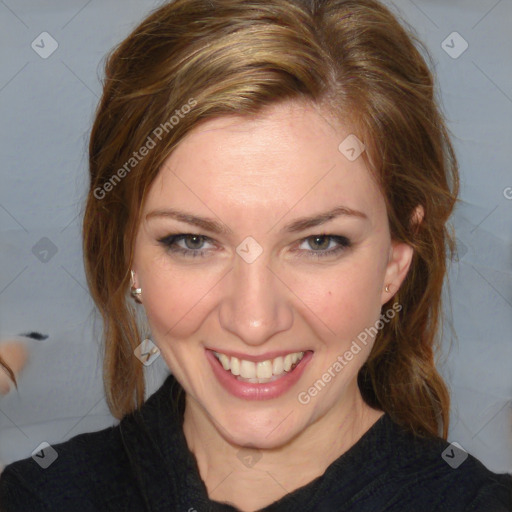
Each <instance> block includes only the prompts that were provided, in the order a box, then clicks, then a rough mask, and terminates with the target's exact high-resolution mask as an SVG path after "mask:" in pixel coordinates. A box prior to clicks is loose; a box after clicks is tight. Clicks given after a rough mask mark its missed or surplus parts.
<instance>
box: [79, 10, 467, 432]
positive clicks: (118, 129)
mask: <svg viewBox="0 0 512 512" xmlns="http://www.w3.org/2000/svg"><path fill="white" fill-rule="evenodd" d="M422 52H423V54H424V55H428V53H427V52H426V50H425V49H424V48H423V47H422V46H421V43H419V42H418V41H417V40H416V39H415V37H414V36H413V35H412V33H411V32H410V30H406V29H405V28H404V27H403V24H401V23H400V22H399V21H398V20H397V18H396V17H395V16H394V15H393V14H392V13H391V12H390V11H389V10H388V9H387V8H386V7H384V6H383V5H382V4H381V3H379V2H377V1H374V0H322V1H320V0H309V1H307V0H302V1H299V0H295V1H293V0H250V1H249V0H175V1H174V2H172V3H169V4H166V5H164V6H163V7H161V8H159V9H158V10H156V11H155V12H154V13H152V14H151V15H150V16H149V17H148V18H146V19H145V20H144V21H143V22H142V23H141V24H140V25H139V26H138V27H137V28H136V29H135V30H134V31H133V32H132V33H131V34H130V35H129V36H128V37H127V38H126V39H125V40H124V41H123V42H122V43H121V44H120V45H119V46H118V47H117V48H116V49H115V51H113V52H112V53H111V55H110V56H109V58H108V60H107V63H106V69H105V74H106V77H105V82H104V90H103V96H102V99H101V102H100V105H99V107H98V111H97V114H96V119H95V122H94V126H93V129H92V134H91V139H90V190H89V195H88V199H87V204H86V211H85V218H84V223H83V234H84V238H83V241H84V243H83V247H84V255H85V267H86V274H87V279H88V283H89V287H90V290H91V293H92V296H93V298H94V300H95V302H96V304H97V306H98V308H99V311H100V312H101V314H102V318H103V321H104V327H105V358H104V381H105V390H106V395H107V400H108V403H109V406H110V408H111V411H112V412H113V414H114V415H115V416H117V417H122V416H123V415H125V414H126V413H128V412H130V411H132V410H134V409H136V408H137V407H139V406H140V405H141V404H142V403H143V401H144V391H145V390H144V378H143V366H142V364H141V363H140V361H139V360H138V359H137V358H136V357H134V355H133V351H134V349H135V347H136V346H137V345H139V344H140V342H141V338H140V334H139V329H138V326H137V320H136V312H135V310H134V307H133V304H132V301H131V300H130V298H129V296H128V293H127V291H128V289H129V286H130V281H129V270H130V268H131V262H132V258H133V247H134V240H135V235H136V232H137V228H138V223H139V222H140V214H141V209H142V206H143V203H144V198H145V195H146V193H147V191H148V188H149V187H150V185H151V184H152V182H153V180H154V179H155V177H156V175H157V174H158V172H159V169H160V168H161V165H162V164H163V162H164V160H165V159H166V158H168V156H169V155H170V154H171V152H172V150H173V148H174V147H175V146H176V144H177V143H178V142H179V141H180V140H181V139H182V138H183V137H184V136H185V135H186V134H187V133H189V132H190V130H192V129H193V128H195V127H196V126H197V125H198V123H199V122H203V121H205V120H207V119H212V118H216V117H220V116H226V115H233V114H237V115H249V116H250V115H254V114H257V113H260V112H261V111H262V110H263V109H264V108H265V107H266V106H269V105H272V104H275V103H277V102H281V101H287V100H296V101H308V102H310V103H312V104H315V105H317V106H321V107H325V108H324V111H327V112H329V113H330V114H331V115H333V116H334V117H335V118H337V119H339V120H342V121H343V122H344V123H345V124H346V123H347V122H348V123H349V126H350V127H351V130H352V132H353V133H355V134H356V135H357V137H358V138H360V139H361V140H362V141H363V142H364V144H365V146H366V151H365V153H363V158H365V159H366V162H367V164H368V167H369V169H371V171H372V173H373V174H374V175H375V177H376V178H377V180H378V182H379V184H380V186H381V190H382V193H383V195H384V197H385V201H386V204H387V210H388V218H389V225H390V230H391V234H392V237H393V239H395V240H399V241H403V242H406V243H407V244H410V245H411V246H412V247H413V248H414V257H413V261H412V265H411V268H410V271H409V273H408V275H407V277H406V279H405V281H404V283H403V285H402V287H401V288H400V290H399V291H398V293H396V294H395V296H394V299H393V300H395V301H397V302H399V303H400V304H401V305H402V307H403V309H402V312H401V313H400V315H397V316H395V318H394V319H393V320H391V321H390V322H389V323H387V324H386V325H385V326H384V328H383V329H381V330H380V332H379V334H378V335H377V338H376V341H375V345H374V347H373V349H372V351H371V353H370V356H369V358H368V360H367V362H366V363H365V365H364V366H363V367H362V369H361V370H360V372H359V376H358V383H359V387H360V390H361V393H362V395H363V397H364V399H365V400H366V401H367V403H369V404H370V405H372V406H373V407H378V408H380V409H382V410H384V411H386V412H387V413H388V414H389V415H390V416H391V418H392V419H393V420H394V421H395V422H397V423H399V424H401V425H403V426H404V427H406V428H407V429H408V430H409V431H412V432H415V433H417V434H420V435H434V436H435V435H439V433H440V432H442V435H443V437H445V438H446V435H447V430H448V418H449V395H448V391H447V388H446V386H445V384H444V382H443V380H442V378H441V376H440V375H439V373H438V372H437V370H436V367H435V361H434V355H435V349H436V346H437V343H438V341H439V338H438V327H439V325H440V314H441V291H442V287H443V281H444V277H445V272H446V256H447V252H448V250H452V249H453V242H452V238H451V236H450V233H449V232H448V231H447V227H446V222H447V220H448V218H449V216H450V214H451V212H452V209H453V207H454V204H455V201H456V196H457V192H458V171H457V162H456V157H455V155H454V151H453V148H452V145H451V143H450V140H449V136H448V133H447V129H446V127H445V124H444V121H443V117H442V115H441V113H440V110H439V107H438V104H437V101H436V94H435V86H434V80H433V76H432V74H431V72H430V70H429V67H428V66H427V64H426V62H425V59H424V57H423V56H422ZM192 100H193V103H194V105H195V106H194V108H192V109H191V110H190V111H189V112H188V113H187V114H186V115H183V116H180V119H179V122H178V123H174V122H173V123H172V124H171V123H170V122H169V119H170V118H171V116H172V115H173V114H175V113H176V115H177V114H178V113H177V112H176V110H177V109H181V108H182V106H183V105H186V104H192ZM181 112H183V110H181ZM165 123H167V124H165ZM159 126H160V127H162V126H164V127H165V128H166V130H163V134H162V136H161V139H160V138H159V139H158V140H156V139H157V138H156V137H155V129H156V128H157V127H159ZM148 137H150V138H151V140H154V141H155V142H156V146H155V147H154V148H152V149H151V150H150V151H149V153H148V154H147V156H145V157H144V158H143V159H141V160H140V161H139V160H137V161H136V162H135V161H134V160H130V159H131V158H133V152H134V151H137V150H138V149H139V148H141V147H142V146H144V145H147V144H148V140H149V139H148ZM340 142H341V141H340ZM127 162H130V163H129V165H127ZM132 164H133V165H132ZM123 168H124V169H125V171H126V172H122V171H120V169H123ZM108 184H109V185H108ZM418 205H421V206H422V207H423V210H424V217H423V219H422V222H421V223H420V224H419V225H418V224H417V223H413V222H411V218H412V217H413V213H414V211H415V208H416V207H417V206H418ZM177 299H178V298H177Z"/></svg>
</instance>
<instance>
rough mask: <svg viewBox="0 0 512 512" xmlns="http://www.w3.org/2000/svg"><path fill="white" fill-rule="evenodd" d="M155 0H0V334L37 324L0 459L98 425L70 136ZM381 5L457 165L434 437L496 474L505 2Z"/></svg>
mask: <svg viewBox="0 0 512 512" xmlns="http://www.w3.org/2000/svg"><path fill="white" fill-rule="evenodd" d="M160 3H161V2H157V1H151V0H143V1H141V0H138V1H136V0H122V1H121V0H101V1H100V0H89V1H87V0H39V1H37V2H35V1H34V0H31V1H29V0H0V115H1V120H2V122H1V123H0V155H1V161H0V165H1V189H0V248H1V251H0V272H1V274H0V308H1V309H0V338H2V339H5V338H8V337H9V336H11V335H14V334H18V333H22V332H27V331H32V330H36V331H40V332H42V333H45V334H48V336H49V337H48V339H46V340H44V341H28V344H29V345H30V347H31V349H32V352H31V360H30V362H29V364H28V366H27V367H26V369H25V371H24V372H23V374H22V376H21V378H20V382H19V390H18V391H17V392H13V393H11V394H10V395H8V396H7V397H5V398H1V399H0V460H1V461H2V462H3V463H4V464H5V463H8V462H11V461H13V460H15V459H18V458H22V457H27V456H30V454H31V453H32V451H33V450H34V449H35V448H36V447H37V446H38V445H39V444H40V443H41V442H42V441H46V442H48V443H50V444H55V443H58V442H61V441H64V440H66V439H69V438H70V437H72V436H74V435H76V434H78V433H80V432H85V431H92V430H97V429H100V428H103V427H105V426H109V425H111V424H113V423H114V420H113V418H112V417H111V416H110V414H109V412H108V409H107V407H106V405H105V401H104V399H103V397H102V382H101V351H100V342H99V340H100V329H101V325H100V324H99V323H98V321H97V320H95V315H94V313H93V304H92V302H91V299H90V297H89V294H88V292H87V290H86V286H85V278H84V273H83V268H82V256H81V249H80V215H81V209H82V207H83V200H84V196H85V191H86V185H87V174H86V165H87V158H86V146H87V138H88V134H89V130H90V126H91V123H92V119H93V113H94V109H95V106H96V103H97V101H98V98H99V95H100V92H101V85H100V81H99V80H100V77H101V74H102V65H103V58H104V55H105V54H106V52H107V51H108V50H109V49H110V48H111V47H112V46H114V45H115V44H116V43H118V42H119V41H120V40H121V39H122V38H123V37H124V36H126V35H127V34H128V33H129V31H130V30H131V29H132V28H133V27H134V26H135V24H136V23H138V22H139V21H140V20H141V19H142V17H143V16H144V15H145V14H147V13H148V12H149V11H150V10H152V9H153V8H155V7H157V6H158V5H159V4H160ZM394 5H395V6H396V7H395V8H396V9H398V10H399V11H400V12H401V13H402V14H403V16H404V18H405V19H406V20H408V21H409V23H411V24H412V26H413V27H414V28H415V29H416V31H417V33H418V35H419V36H420V38H421V39H422V40H423V41H425V42H426V44H427V46H428V47H429V49H430V51H431V53H432V55H433V57H434V61H435V68H436V69H435V71H436V73H437V75H438V78H439V85H440V90H441V92H442V105H443V109H444V111H445V113H446V116H447V119H448V123H449V127H450V129H451V131H452V133H453V137H454V143H455V146H456V150H457V152H458V156H459V158H460V164H461V177H462V189H461V201H460V204H459V206H458V208H457V211H456V213H455V214H454V216H453V225H454V227H455V229H456V234H457V239H458V244H459V258H458V261H454V262H452V263H451V265H450V288H449V289H448V290H447V299H448V301H449V303H450V304H451V307H450V306H449V305H448V301H447V306H446V315H447V328H446V329H445V332H444V340H445V349H444V354H443V358H442V362H441V363H440V364H441V368H442V371H443V374H444V375H445V377H446V379H447V381H448V384H449V386H450V388H451V390H452V398H453V406H452V423H451V429H450V435H449V440H450V441H457V442H458V443H460V444H461V445H462V446H463V447H464V448H465V449H466V450H468V451H469V452H470V453H472V454H473V455H475V456H476V457H478V458H479V459H480V460H482V462H483V463H484V464H485V465H486V466H488V467H489V468H490V469H492V470H494V471H512V448H511V447H512V400H511V396H512V372H511V367H512V342H511V334H510V333H511V332H512V270H511V269H512V222H511V220H512V199H510V198H512V189H509V188H507V187H512V172H511V160H512V151H511V147H512V66H511V62H512V59H511V56H512V38H511V28H512V26H511V20H512V0H499V1H498V0H456V1H450V2H446V1H442V0H432V1H427V0H421V1H420V0H416V1H414V2H413V1H411V0H399V1H398V0H397V1H396V2H395V3H394ZM454 31H455V32H458V33H459V34H460V36H461V37H462V38H463V39H460V38H459V37H458V36H456V35H455V36H453V35H451V34H452V33H453V32H454ZM42 32H48V33H49V34H51V36H52V37H53V38H54V39H55V40H56V41H57V43H58V48H57V50H56V51H55V52H54V53H53V54H52V55H50V56H49V57H48V58H46V59H43V58H42V57H41V56H40V55H39V54H38V53H36V51H35V50H34V49H33V48H32V47H31V44H32V42H33V41H35V42H36V43H38V44H39V45H40V46H42V44H41V42H40V41H41V37H40V34H41V33H42ZM44 37H45V38H46V37H47V36H44ZM443 41H445V43H444V44H443ZM464 41H467V44H468V48H467V50H466V51H465V52H464V53H462V54H461V55H459V56H457V54H458V53H460V51H461V50H462V49H463V48H464V46H465V45H464ZM49 48H50V41H49V39H47V38H46V39H45V49H44V51H47V50H48V49H49ZM443 48H444V49H443ZM445 50H446V51H445ZM39 51H40V52H42V51H43V48H40V49H39ZM447 52H448V53H447ZM449 53H451V54H452V55H451V56H450V55H449ZM454 56H457V58H454ZM507 196H508V199H507ZM45 251H46V252H45ZM450 324H451V325H453V328H454V330H455V332H456V333H457V339H455V338H454V337H453V335H452V332H451V331H450V327H449V326H450ZM165 372H166V369H165V366H164V364H163V362H162V361H161V358H159V359H158V360H157V361H156V362H155V363H154V364H153V365H152V366H150V367H149V372H148V379H149V383H150V386H149V389H150V391H152V390H154V389H155V388H156V387H157V386H158V384H159V383H160V382H161V381H162V379H163V377H164V375H165Z"/></svg>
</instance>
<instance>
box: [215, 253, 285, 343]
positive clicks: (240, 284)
mask: <svg viewBox="0 0 512 512" xmlns="http://www.w3.org/2000/svg"><path fill="white" fill-rule="evenodd" d="M226 277H227V279H228V281H227V282H226V283H225V289H224V290H225V292H224V294H223V299H222V301H221V304H220V307H219V319H220V324H221V326H222V328H223V329H225V330H226V331H229V332H230V333H232V334H234V335H236V336H238V337H239V338H240V339H241V340H243V342H244V343H246V344H247V345H252V346H258V345H262V344H264V343H265V342H266V341H267V340H268V339H270V338H271V337H272V336H274V335H275V334H278V333H280V332H283V331H286V330H288V329H290V327H291V326H292V324H293V312H292V305H291V302H290V300H289V298H290V292H289V290H288V288H287V287H286V286H285V284H283V282H282V281H281V280H280V279H279V278H278V277H277V275H276V274H275V273H274V272H273V271H272V270H271V269H270V267H269V266H268V262H267V260H266V259H265V258H264V257H263V256H260V257H259V258H258V259H257V260H256V261H254V262H252V263H247V262H245V261H244V260H243V259H242V258H239V257H238V258H236V259H235V263H234V268H233V270H232V271H231V272H230V273H229V274H228V276H226ZM287 292H288V293H287Z"/></svg>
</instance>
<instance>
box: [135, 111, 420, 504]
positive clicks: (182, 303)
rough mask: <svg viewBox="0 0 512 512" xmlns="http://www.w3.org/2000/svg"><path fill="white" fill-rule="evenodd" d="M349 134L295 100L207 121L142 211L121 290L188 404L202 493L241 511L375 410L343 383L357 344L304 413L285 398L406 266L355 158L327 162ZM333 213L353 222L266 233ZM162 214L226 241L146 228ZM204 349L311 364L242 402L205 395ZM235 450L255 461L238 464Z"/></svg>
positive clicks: (339, 347) (278, 492) (365, 322)
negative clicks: (275, 355)
mask: <svg viewBox="0 0 512 512" xmlns="http://www.w3.org/2000/svg"><path fill="white" fill-rule="evenodd" d="M350 133H351V132H350V128H349V127H348V126H343V125H342V124H334V123H333V122H332V121H330V120H328V118H327V116H325V115H322V112H321V111H319V110H318V109H317V108H315V107H313V106H311V105H309V104H304V103H296V102H288V103H284V104H280V105H277V106H275V105H274V106H272V107H271V108H269V109H267V110H265V111H264V112H263V113H262V114H261V115H259V116H257V117H253V118H242V117H238V116H230V117H224V118H220V119H214V120H210V121H207V122H206V123H204V124H202V125H200V126H198V127H196V128H195V129H194V130H193V131H192V132H190V133H189V134H188V135H187V137H186V138H185V139H183V140H182V141H181V143H180V144H179V146H178V147H177V149H176V150H175V151H174V152H173V154H172V155H171V156H170V157H169V158H168V160H167V161H166V163H165V165H164V166H163V168H162V169H161V171H160V173H159V175H158V177H157V179H156V180H155V182H154V183H153V185H152V187H151V189H150V191H149V194H148V196H147V200H146V203H145V205H144V208H143V221H142V222H141V224H140V227H139V231H138V234H137V239H136V246H135V254H134V264H133V270H134V272H135V286H137V287H141V288H142V296H141V300H142V303H143V306H144V308H145V311H146V314H147V317H148V321H149V324H150V327H151V332H152V336H153V340H154V342H155V343H156V344H157V345H158V347H159V348H160V350H161V354H162V357H163V358H164V360H165V361H166V363H167V364H168V366H169V368H170V369H171V371H172V372H173V373H174V375H175V376H176V377H177V379H178V380H179V382H180V383H181V384H182V386H183V387H184V388H185V391H186V393H187V402H186V403H187V405H186V411H185V423H184V432H185V436H186V439H187V442H188V445H189V447H190V449H191V450H192V451H193V453H194V454H195V456H196V458H197V461H198V466H199V470H200V473H201V477H202V478H203V480H204V481H205V483H206V486H207V488H208V491H209V494H210V497H211V498H212V499H214V500H217V501H228V502H231V503H232V504H234V505H235V506H237V507H238V508H240V509H241V510H245V511H249V510H256V509H258V508H261V507H263V506H265V505H267V504H269V503H271V502H273V501H275V500H277V499H279V498H280V497H282V496H283V495H285V494H287V493H289V492H291V491H293V490H295V489H297V488H298V487H301V486H303V485H305V484H307V483H308V482H310V481H311V480H313V479H314V478H316V477H318V476H320V475H321V474H323V472H324V471H325V469H326V468H327V467H328V465H329V464H331V463H332V462H333V461H334V460H335V459H337V458H338V457H339V456H340V455H341V454H342V453H344V452H345V451H346V450H347V449H349V448H350V447H351V446H353V445H354V443H355V442H356V441H357V440H358V439H359V438H360V437H361V436H362V435H363V434H364V433H365V432H366V431H367V430H368V429H369V428H370V427H371V426H372V425H373V424H374V423H375V421H377V419H378V418H379V417H380V416H381V415H382V414H383V413H382V411H376V410H374V409H371V408H370V407H368V406H367V405H366V404H365V403H364V401H363V400H362V398H361V395H360V393H359V390H358V387H357V382H356V378H357V373H358V371H359V369H360V368H361V366H362V365H363V364H364V362H365V360H366V359H367V357H368V355H369V353H370V350H371V347H372V344H373V340H370V342H368V343H367V345H366V346H364V345H362V344H360V345H361V350H360V351H359V352H358V353H357V354H356V355H354V357H353V359H352V360H351V361H349V362H348V364H347V365H346V366H345V367H344V368H343V370H342V371H341V372H339V373H337V374H336V377H335V378H333V379H331V382H329V383H328V384H327V386H326V387H325V388H324V389H322V390H321V391H320V392H319V393H318V395H317V396H315V397H313V398H312V399H311V401H310V402H309V403H308V404H301V403H300V402H299V400H298V398H297V397H298V394H299V393H300V392H302V391H307V389H308V388H309V387H311V386H312V385H313V384H314V382H315V381H317V380H318V379H319V378H321V376H322V375H323V374H324V373H325V372H326V371H327V369H328V368H329V367H332V365H333V363H334V362H335V361H336V360H337V358H338V356H339V355H343V354H344V353H345V352H346V351H347V350H348V349H349V348H350V346H351V343H352V341H353V340H355V339H356V337H357V335H358V334H359V333H361V332H362V331H363V330H364V329H365V328H366V327H369V326H371V325H373V324H374V323H375V322H376V321H377V320H378V319H379V316H380V314H381V306H382V305H383V304H385V303H386V302H388V301H389V300H390V299H391V298H392V296H393V294H394V293H395V292H396V291H397V289H398V288H399V286H400V284H401V283H402V281H403V279H404V278H405V276H406V273H407V270H408V268H409V265H410V262H411V258H412V249H411V248H410V247H409V246H407V245H405V244H398V243H394V242H392V240H391V238H390V233H389V226H388V221H387V215H386V207H385V202H384V198H383V197H382V195H381V193H380V191H379V189H378V187H377V185H376V184H375V182H374V180H373V179H372V177H371V175H370V173H369V171H368V170H367V168H366V165H365V162H364V160H363V158H357V159H356V160H355V161H353V162H351V161H349V160H348V159H347V158H346V157H345V156H344V155H343V154H342V153H341V152H340V151H339V150H338V146H339V145H340V143H341V142H342V141H343V140H344V139H345V138H346V137H347V136H348V135H349V134H350ZM341 205H343V206H345V207H347V208H351V209H353V210H357V211H359V212H362V213H364V215H365V216H366V218H365V219H361V218H359V217H356V216H349V215H341V216H339V217H337V218H335V219H332V220H330V221H328V222H326V223H324V224H322V225H319V226H316V227H311V228H308V229H305V230H303V231H301V232H296V233H287V232H281V230H282V228H283V227H284V226H285V225H286V224H288V223H290V222H292V221H294V220H297V219H299V218H303V217H311V216H314V215H318V214H320V213H323V212H326V211H328V210H331V209H333V208H335V207H338V206H341ZM169 208H173V209H177V210H182V211H185V212H187V213H190V214H193V215H196V216H202V217H208V218H210V219H213V220H216V221H218V222H221V223H222V224H223V225H225V226H227V227H228V228H229V229H230V230H231V231H232V233H230V234H212V233H211V232H209V231H207V230H204V229H202V228H199V227H197V226H193V225H190V224H187V223H183V222H180V221H177V220H174V219H172V218H170V217H163V216H150V217H149V218H148V217H147V215H148V214H149V213H151V212H155V211H157V210H165V209H169ZM171 234H197V235H205V236H207V237H209V240H206V241H205V242H204V243H203V244H202V245H201V241H199V242H197V241H196V242H194V241H193V240H192V241H190V239H189V245H188V246H187V244H186V241H185V240H181V241H178V242H176V243H175V245H177V246H179V247H182V248H187V247H188V248H189V250H191V248H194V247H197V248H198V249H200V250H203V251H206V252H205V257H195V258H193V257H186V256H184V255H180V254H176V253H172V252H170V251H169V249H168V248H166V247H165V246H164V245H162V244H161V243H159V242H158V240H159V239H161V238H162V237H165V236H168V235H171ZM315 235H337V236H345V237H347V238H348V239H349V240H350V241H351V246H350V247H348V248H345V249H343V250H342V251H341V252H339V253H337V254H334V255H328V256H325V257H323V258H317V257H315V254H316V253H318V252H321V251H322V250H324V251H327V250H330V249H333V248H336V247H337V246H338V243H337V242H335V241H333V240H331V241H330V242H329V239H328V240H327V241H325V242H317V243H316V244H315V240H314V236H315ZM248 236H251V237H252V238H254V239H255V240H256V241H257V243H258V244H259V246H261V248H262V249H263V253H262V254H261V255H260V256H259V257H258V258H256V259H255V261H254V262H252V263H247V262H246V261H244V259H243V258H241V257H240V256H239V255H238V254H237V252H236V249H237V247H238V246H239V244H241V242H242V241H243V240H244V239H245V238H246V237H248ZM386 285H389V289H390V292H386V291H385V286H386ZM391 304H392V302H390V303H389V304H388V306H386V308H385V309H387V307H389V308H391ZM205 348H215V349H216V350H218V351H220V352H223V351H232V352H240V353H243V354H249V355H253V356H258V355H261V354H265V353H267V352H272V351H285V352H297V351H301V350H312V351H314V353H313V358H312V360H311V361H310V362H309V364H308V365H307V367H306V368H305V371H304V373H303V375H302V376H301V378H300V379H299V381H298V382H297V383H296V384H295V385H294V386H293V387H292V389H290V390H289V391H287V392H286V393H285V394H284V395H282V396H279V397H278V398H275V399H271V400H260V401H253V400H243V399H240V398H236V397H234V396H231V395H230V394H229V393H228V392H227V391H225V390H224V388H222V387H221V386H220V384H219V383H218V382H217V380H216V378H215V376H214V375H213V373H212V370H211V367H210V364H209V362H208V360H207V358H206V356H205ZM247 446H250V447H252V448H245V449H244V450H245V451H244V450H242V451H241V447H247ZM244 453H252V454H253V455H254V459H253V462H254V460H257V462H256V463H251V464H250V465H249V466H250V467H249V466H248V465H247V464H245V465H244V463H243V461H242V460H241V459H242V457H241V454H244ZM297 467H300V468H301V471H296V468H297Z"/></svg>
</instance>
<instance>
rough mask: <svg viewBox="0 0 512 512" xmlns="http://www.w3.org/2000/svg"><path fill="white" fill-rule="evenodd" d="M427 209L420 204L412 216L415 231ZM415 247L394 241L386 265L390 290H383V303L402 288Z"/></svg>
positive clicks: (386, 277)
mask: <svg viewBox="0 0 512 512" xmlns="http://www.w3.org/2000/svg"><path fill="white" fill-rule="evenodd" d="M424 214H425V211H424V210H423V207H422V206H421V205H418V206H417V207H416V208H415V209H414V212H413V214H412V216H411V227H412V228H413V231H414V230H415V229H416V228H417V226H419V224H421V221H422V220H423V216H424ZM413 256H414V249H413V248H412V247H411V246H410V245H408V244H406V243H405V242H397V241H392V242H391V247H390V250H389V259H388V264H387V267H386V274H385V278H384V287H386V286H388V287H389V291H386V290H385V288H384V289H383V291H382V297H381V304H385V303H386V302H388V301H389V300H390V299H391V298H392V297H393V295H395V293H396V292H397V291H398V290H399V289H400V286H401V285H402V283H403V281H404V279H405V277H406V276H407V272H409V268H410V266H411V262H412V258H413Z"/></svg>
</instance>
